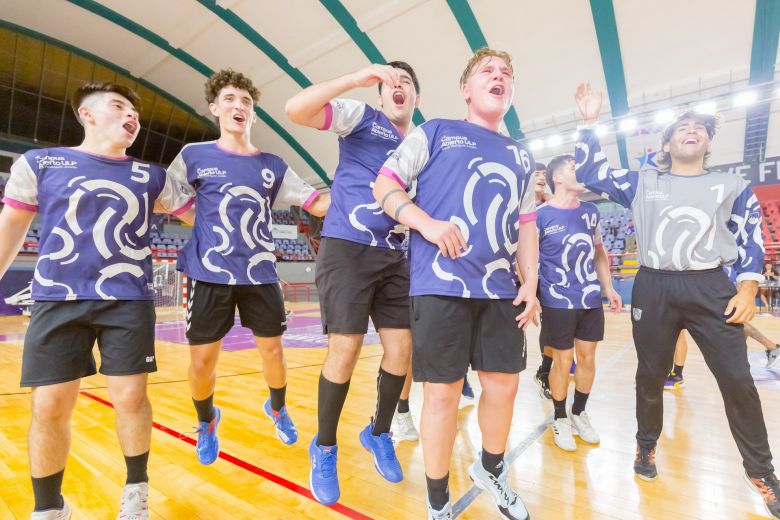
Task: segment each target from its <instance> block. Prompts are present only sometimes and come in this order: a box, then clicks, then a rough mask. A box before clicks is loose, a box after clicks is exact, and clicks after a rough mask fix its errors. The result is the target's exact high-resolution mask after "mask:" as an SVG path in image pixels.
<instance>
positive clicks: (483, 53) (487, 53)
mask: <svg viewBox="0 0 780 520" xmlns="http://www.w3.org/2000/svg"><path fill="white" fill-rule="evenodd" d="M486 57H495V58H500V59H502V60H504V63H506V66H507V67H509V70H511V71H512V75H514V73H515V70H514V69H513V68H512V56H510V54H509V53H508V52H504V51H497V50H495V49H491V48H490V47H482V48H481V49H477V52H475V53H474V55H473V56H472V57H471V58H470V59H469V62H468V63H467V64H466V68H465V69H464V70H463V74H461V76H460V85H461V86H463V85H465V84H466V82H467V81H468V80H469V77H471V74H472V73H473V72H474V69H475V68H476V67H477V65H479V62H480V61H482V58H486Z"/></svg>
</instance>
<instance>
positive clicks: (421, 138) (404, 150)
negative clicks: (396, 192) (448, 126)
mask: <svg viewBox="0 0 780 520" xmlns="http://www.w3.org/2000/svg"><path fill="white" fill-rule="evenodd" d="M423 126H424V125H422V126H418V127H417V128H415V129H414V130H412V131H411V132H409V135H407V136H406V138H405V139H404V140H403V142H402V143H401V144H400V145H399V146H398V148H396V149H395V151H394V152H393V153H391V154H390V157H389V158H388V159H387V161H385V164H384V165H383V166H382V168H381V169H380V170H379V174H380V175H384V176H386V177H389V178H391V179H393V180H394V181H395V182H397V183H398V184H400V185H401V186H402V187H403V188H404V189H408V188H409V186H411V185H412V184H413V182H414V181H415V179H417V176H418V175H419V174H420V172H421V171H422V170H423V168H425V165H426V164H427V163H428V159H430V153H429V151H428V136H427V135H426V134H425V131H424V130H423Z"/></svg>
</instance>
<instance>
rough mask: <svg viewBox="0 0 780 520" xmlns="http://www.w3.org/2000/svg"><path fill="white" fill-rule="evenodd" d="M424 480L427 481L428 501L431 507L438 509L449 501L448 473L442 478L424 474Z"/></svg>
mask: <svg viewBox="0 0 780 520" xmlns="http://www.w3.org/2000/svg"><path fill="white" fill-rule="evenodd" d="M425 481H426V482H427V483H428V502H429V503H430V504H431V507H432V508H434V509H436V510H437V511H440V510H441V509H442V508H443V507H444V506H446V505H447V502H449V501H450V474H449V473H447V474H446V475H444V476H443V477H442V478H431V477H429V476H428V475H425Z"/></svg>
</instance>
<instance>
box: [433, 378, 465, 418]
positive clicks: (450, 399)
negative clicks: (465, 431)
mask: <svg viewBox="0 0 780 520" xmlns="http://www.w3.org/2000/svg"><path fill="white" fill-rule="evenodd" d="M459 401H460V392H459V391H453V390H452V389H451V388H449V386H445V385H430V388H426V389H425V408H426V410H429V411H430V412H432V413H437V412H438V413H446V412H448V411H449V410H452V409H454V408H456V407H457V406H458V402H459Z"/></svg>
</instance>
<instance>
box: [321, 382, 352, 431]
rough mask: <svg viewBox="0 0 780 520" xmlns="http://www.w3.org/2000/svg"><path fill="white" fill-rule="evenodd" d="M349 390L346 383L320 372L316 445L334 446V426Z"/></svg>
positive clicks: (337, 421)
mask: <svg viewBox="0 0 780 520" xmlns="http://www.w3.org/2000/svg"><path fill="white" fill-rule="evenodd" d="M348 391H349V380H348V381H347V382H346V383H334V382H332V381H328V380H327V379H325V376H324V375H322V374H320V383H319V395H318V397H317V445H318V446H335V445H336V428H338V426H339V417H341V410H342V409H343V408H344V401H346V400H347V392H348Z"/></svg>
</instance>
